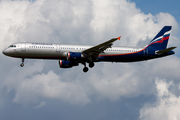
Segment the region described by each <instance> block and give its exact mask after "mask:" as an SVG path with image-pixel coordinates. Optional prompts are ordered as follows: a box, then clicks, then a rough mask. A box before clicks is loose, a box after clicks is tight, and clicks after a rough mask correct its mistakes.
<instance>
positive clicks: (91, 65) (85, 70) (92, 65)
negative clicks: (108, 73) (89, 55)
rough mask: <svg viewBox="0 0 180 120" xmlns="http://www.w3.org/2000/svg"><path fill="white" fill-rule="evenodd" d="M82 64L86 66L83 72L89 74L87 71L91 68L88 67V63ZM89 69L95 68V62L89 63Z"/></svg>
mask: <svg viewBox="0 0 180 120" xmlns="http://www.w3.org/2000/svg"><path fill="white" fill-rule="evenodd" d="M82 64H83V65H84V68H83V72H87V71H88V70H89V68H88V67H86V63H85V62H84V63H82ZM89 67H90V68H92V67H94V63H93V62H90V63H89Z"/></svg>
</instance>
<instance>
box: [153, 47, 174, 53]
mask: <svg viewBox="0 0 180 120" xmlns="http://www.w3.org/2000/svg"><path fill="white" fill-rule="evenodd" d="M175 48H176V47H170V48H167V49H164V50H160V51H159V50H158V51H156V54H157V55H161V54H164V53H167V52H169V51H171V50H173V49H175Z"/></svg>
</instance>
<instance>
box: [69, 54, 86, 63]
mask: <svg viewBox="0 0 180 120" xmlns="http://www.w3.org/2000/svg"><path fill="white" fill-rule="evenodd" d="M82 58H84V55H83V54H82V53H77V52H68V53H67V60H69V61H70V60H81V59H82Z"/></svg>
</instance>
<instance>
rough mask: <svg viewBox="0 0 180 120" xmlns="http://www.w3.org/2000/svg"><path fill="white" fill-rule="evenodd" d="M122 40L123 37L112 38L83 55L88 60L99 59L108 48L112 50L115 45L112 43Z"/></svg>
mask: <svg viewBox="0 0 180 120" xmlns="http://www.w3.org/2000/svg"><path fill="white" fill-rule="evenodd" d="M120 38H121V36H120V37H118V38H112V39H111V40H108V41H106V42H104V43H101V44H99V45H96V46H94V47H91V48H89V49H86V50H84V51H83V52H82V54H83V55H84V56H85V57H87V58H97V57H98V55H99V54H100V53H103V52H104V50H106V49H107V48H111V46H112V45H113V44H112V43H113V42H114V41H116V40H118V39H119V40H120Z"/></svg>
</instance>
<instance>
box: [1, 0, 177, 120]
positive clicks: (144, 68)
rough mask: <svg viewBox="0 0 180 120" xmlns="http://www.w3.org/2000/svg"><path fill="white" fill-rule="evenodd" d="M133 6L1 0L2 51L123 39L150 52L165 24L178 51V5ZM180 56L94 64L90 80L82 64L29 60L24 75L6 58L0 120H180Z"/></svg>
mask: <svg viewBox="0 0 180 120" xmlns="http://www.w3.org/2000/svg"><path fill="white" fill-rule="evenodd" d="M129 1H131V2H129ZM129 1H125V0H36V1H34V2H30V1H27V0H14V1H7V0H0V14H1V16H0V42H1V43H2V44H0V50H1V51H2V50H3V49H4V48H6V47H7V46H9V45H10V44H12V43H15V42H22V41H26V42H38V43H63V44H89V45H97V44H99V43H102V42H104V41H106V40H109V39H111V38H114V37H117V36H120V35H121V36H122V37H121V41H118V42H115V45H116V46H139V45H142V46H145V45H147V44H148V43H149V41H150V40H151V39H152V38H153V37H154V36H155V35H156V34H157V33H158V32H159V31H160V30H161V29H162V27H163V26H164V25H166V24H168V25H172V26H173V30H172V32H174V33H175V32H177V34H176V35H174V34H171V36H170V42H169V45H170V46H180V32H179V31H180V30H179V27H178V25H179V24H180V17H179V14H180V8H179V4H180V2H179V1H178V0H172V1H167V0H151V1H147V0H129ZM132 2H134V3H135V4H136V5H135V4H133V3H132ZM7 8H8V9H7ZM139 9H140V10H141V12H140V11H139ZM143 13H144V14H143ZM149 13H151V14H149ZM166 13H169V14H166ZM173 16H174V17H173ZM175 51H176V55H171V56H169V57H165V58H161V59H155V60H149V61H142V62H136V63H113V64H112V63H96V65H95V67H94V68H93V69H90V70H89V71H88V73H86V74H84V73H83V72H82V69H83V65H80V66H77V67H73V68H72V69H60V68H59V65H58V60H31V59H25V66H24V67H23V68H21V67H20V66H19V64H20V63H21V59H16V58H10V57H7V56H4V55H3V54H2V53H1V54H0V60H1V64H0V77H1V79H0V82H1V84H0V118H1V119H3V120H8V119H13V120H19V119H26V120H32V119H33V120H39V119H43V120H49V119H53V120H59V119H66V120H68V119H69V120H72V119H74V120H84V119H86V120H92V119H93V120H109V119H112V120H119V119H122V120H157V119H163V120H171V119H174V118H176V119H180V116H179V115H180V110H179V108H180V92H179V91H180V86H179V85H180V81H179V78H180V74H179V68H180V58H179V54H180V53H178V51H179V47H178V48H176V49H175ZM172 100H173V101H172Z"/></svg>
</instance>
